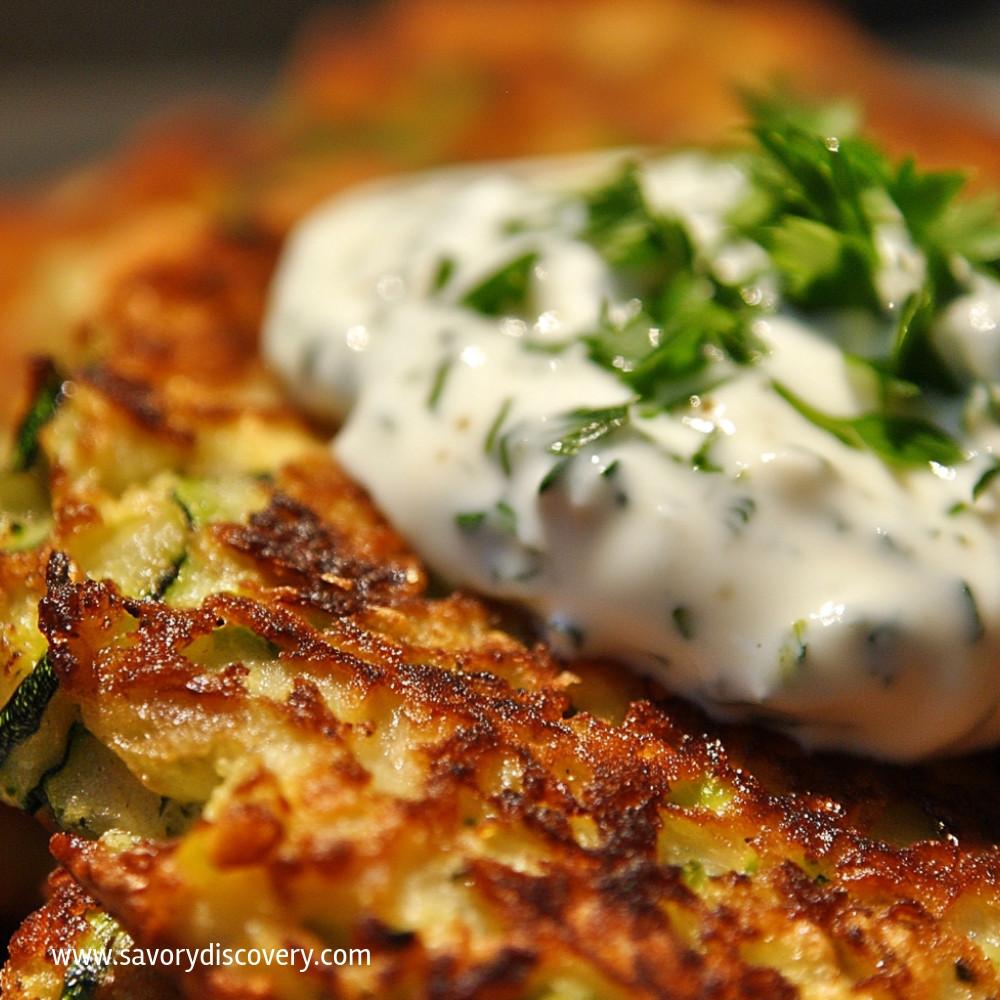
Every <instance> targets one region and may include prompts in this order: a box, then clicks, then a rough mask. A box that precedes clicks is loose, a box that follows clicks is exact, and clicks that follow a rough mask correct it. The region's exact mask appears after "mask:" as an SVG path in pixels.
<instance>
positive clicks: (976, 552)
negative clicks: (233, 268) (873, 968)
mask: <svg viewBox="0 0 1000 1000" xmlns="http://www.w3.org/2000/svg"><path fill="white" fill-rule="evenodd" d="M816 149H817V150H818V152H816V156H817V158H818V159H817V162H820V163H822V164H833V165H834V166H833V170H834V171H836V170H837V169H839V168H840V165H841V161H839V160H838V156H840V155H841V154H842V152H843V149H842V145H841V143H840V141H839V140H832V139H826V140H824V143H823V148H822V149H819V147H816ZM809 155H812V153H810V154H809ZM767 166H768V164H767V163H765V167H767ZM848 166H851V165H850V164H848ZM790 169H792V170H793V172H794V169H795V166H794V165H793V166H792V168H790ZM853 169H855V173H857V170H859V169H861V168H857V167H854V168H853ZM828 173H829V171H828ZM893 176H894V177H901V176H902V175H901V174H900V175H893ZM830 177H832V178H833V179H832V180H831V182H830V183H831V185H834V186H835V185H836V184H837V183H839V182H838V180H837V178H836V176H835V175H834V174H830ZM762 178H763V179H762ZM862 179H863V180H865V181H866V182H867V181H868V180H870V179H869V178H868V177H867V175H865V176H863V177H862ZM856 180H857V178H856V177H855V178H854V179H853V180H851V184H853V185H854V186H855V187H857V184H856V183H855V182H856ZM904 180H905V178H904V179H901V180H899V181H898V182H897V181H893V182H892V184H889V183H887V184H886V188H888V189H889V194H890V195H892V196H893V197H895V199H896V201H893V198H892V197H887V195H886V190H885V188H883V187H880V186H879V185H878V184H875V183H873V182H872V183H871V184H870V185H869V186H870V188H871V190H869V191H866V193H865V194H864V195H863V197H862V199H861V202H860V203H859V204H861V206H862V209H863V211H864V213H865V217H864V219H863V224H857V225H855V224H854V223H851V222H850V221H848V222H846V223H837V222H836V220H834V222H833V223H831V222H830V219H829V218H828V217H825V216H822V212H823V211H826V209H824V208H821V209H819V210H817V211H813V209H812V208H810V207H809V206H808V205H807V206H806V208H805V209H804V210H799V209H798V208H797V207H796V205H795V204H791V206H790V207H789V204H785V203H783V204H782V205H781V206H779V207H776V206H775V203H774V202H775V197H780V198H785V195H784V194H780V195H779V196H775V195H773V194H772V195H769V197H770V202H769V203H768V204H767V205H766V206H765V207H763V208H762V207H761V206H760V204H759V203H760V202H761V201H762V190H763V191H764V192H765V193H766V192H767V190H768V189H767V187H766V186H767V184H768V183H771V181H769V180H768V178H767V169H764V168H761V166H760V163H759V162H757V163H755V161H753V160H752V159H749V158H747V159H743V158H741V157H739V156H733V157H731V158H718V157H715V156H709V155H708V154H701V153H696V152H685V153H679V154H673V155H670V156H652V155H650V156H648V157H646V156H643V155H639V154H634V153H627V154H626V153H623V154H601V155H599V156H594V157H590V158H587V157H584V158H580V159H575V160H571V161H555V162H527V163H516V164H510V165H488V166H479V167H474V168H472V167H470V168H461V169H452V170H444V171H441V172H437V173H431V174H427V175H423V176H419V177H414V178H409V179H404V180H397V181H392V182H383V183H379V184H376V185H373V186H370V187H368V188H365V189H363V190H360V191H357V192H353V193H350V194H347V195H345V196H343V197H340V198H338V199H336V200H334V201H333V202H332V203H330V204H328V205H326V206H324V207H322V208H320V209H319V210H317V211H316V212H315V213H314V214H313V215H311V216H310V217H309V218H307V219H306V220H305V221H304V222H303V223H302V224H301V226H300V228H299V229H298V231H297V232H296V233H295V234H294V235H293V237H292V239H291V240H290V242H289V245H288V247H287V250H286V253H285V256H284V259H283V263H282V264H281V267H280V269H279V273H278V276H277V279H276V282H275V285H274V289H273V295H272V300H271V304H270V309H269V315H268V318H267V322H266V329H265V350H266V354H267V356H268V357H269V358H270V360H271V361H272V362H273V364H274V365H275V366H276V367H277V369H278V370H279V371H280V372H281V374H282V375H283V376H284V377H285V379H286V380H287V381H288V383H289V384H290V386H291V387H292V390H293V392H294V393H295V394H296V396H297V397H298V399H299V400H301V401H302V402H303V403H304V404H305V405H306V406H308V407H311V408H312V409H314V410H315V411H316V412H318V413H321V414H323V415H324V416H326V417H332V418H334V419H336V420H337V421H339V422H340V429H339V431H338V433H337V434H336V436H335V438H334V440H333V444H332V446H333V448H334V451H335V453H336V456H337V458H338V460H339V461H340V462H341V463H342V464H343V466H344V467H345V468H346V469H347V470H348V472H349V473H350V474H352V475H353V476H354V477H356V479H357V480H358V481H360V482H361V483H362V484H364V486H365V487H367V489H368V490H369V491H370V492H371V494H372V495H373V497H374V499H375V501H376V502H377V504H378V505H379V506H380V507H381V508H382V509H383V510H384V511H385V513H386V514H387V515H388V517H389V518H390V519H391V520H392V521H393V522H394V524H395V525H396V526H397V527H398V528H399V529H400V530H401V531H402V532H403V533H404V534H405V535H406V536H407V537H408V538H409V539H410V540H411V541H412V542H413V544H414V545H415V546H416V547H417V549H418V551H419V552H420V553H421V554H422V555H423V557H424V558H425V559H426V560H427V561H428V562H429V564H430V565H431V566H432V567H433V568H434V569H435V571H436V572H437V573H439V574H440V575H441V576H442V577H444V578H445V579H447V580H449V581H451V582H453V583H457V584H460V585H462V586H466V587H470V588H474V589H476V590H478V591H482V592H484V593H487V594H491V595H496V596H498V597H501V598H506V599H511V600H514V601H517V602H521V603H523V604H524V605H526V606H528V607H529V608H531V609H532V610H533V611H534V612H535V613H536V615H537V617H538V620H539V621H540V622H541V623H542V625H543V626H544V632H545V634H546V636H547V638H548V639H549V640H550V641H551V642H552V643H553V644H554V646H555V647H556V649H557V650H560V651H563V652H565V653H566V654H568V655H575V654H578V653H582V654H586V655H610V656H612V657H615V658H618V659H620V660H622V661H624V662H627V663H629V664H631V665H633V666H634V667H636V668H638V669H640V670H643V671H647V672H650V673H652V674H654V675H656V676H657V677H659V678H661V679H662V681H663V682H664V683H665V684H666V685H667V686H668V687H669V688H670V689H671V690H673V691H676V692H678V693H680V694H683V695H686V696H688V697H691V698H693V699H695V700H696V701H698V702H700V703H701V704H703V705H705V706H707V707H708V708H709V709H710V710H711V711H713V712H715V713H716V714H718V715H721V716H723V717H731V718H747V719H752V720H755V721H760V720H763V721H765V722H767V723H769V724H772V725H775V726H778V727H780V728H783V729H785V730H787V731H788V732H790V733H791V734H792V735H794V736H795V737H797V738H798V739H799V740H801V741H802V742H803V743H805V744H806V745H809V746H817V747H827V748H838V749H846V750H850V751H857V752H863V753H868V754H874V755H877V756H882V757H885V758H890V759H900V760H902V759H912V758H919V757H923V756H926V755H932V754H939V753H949V752H957V751H960V750H966V749H969V748H973V747H978V746H982V745H986V744H990V743H992V742H996V741H998V739H1000V712H998V705H1000V669H998V653H1000V532H998V506H997V493H996V491H995V489H994V475H995V471H996V468H997V460H996V459H995V457H994V453H995V451H996V450H997V449H998V447H1000V425H998V421H997V409H998V393H997V386H996V380H997V378H998V375H1000V326H998V323H1000V285H998V283H997V281H996V278H995V276H994V274H993V272H992V271H991V270H990V269H989V268H984V267H979V266H978V265H976V264H973V263H970V262H969V261H967V260H965V259H963V258H961V257H960V255H959V254H958V253H957V251H955V250H954V249H953V248H950V247H949V245H948V244H947V240H946V239H945V238H944V237H941V238H940V239H939V240H938V242H936V243H933V242H932V240H931V238H930V236H928V235H927V233H928V227H924V228H923V229H921V228H920V225H918V222H919V220H918V222H914V221H913V220H911V219H908V218H907V217H906V215H905V211H903V210H901V209H900V208H899V207H898V205H897V204H896V202H897V201H898V202H900V203H903V205H904V208H905V207H906V197H905V191H903V189H902V187H901V185H902V184H903V183H904ZM791 183H792V181H790V180H788V178H787V177H786V178H779V179H778V180H777V181H776V182H774V184H775V185H776V186H775V190H778V189H779V188H780V190H781V191H782V192H783V191H785V190H786V189H787V188H788V187H789V185H790V184H791ZM901 191H902V193H900V192H901ZM763 200H764V201H767V198H763ZM811 211H812V212H813V215H812V217H811V218H808V219H807V221H806V222H802V221H801V219H802V218H805V217H806V216H808V215H809V213H810V212H811ZM796 213H798V214H796ZM817 218H819V221H817ZM734 220H735V221H734ZM741 220H742V221H741ZM824 226H825V227H826V230H828V231H824V230H823V229H822V228H818V227H824ZM852 226H854V228H853V229H852ZM939 228H940V229H941V230H942V231H943V230H944V229H945V228H946V227H945V226H944V224H943V223H942V224H941V226H940V227H939ZM830 233H834V234H837V233H839V234H840V235H839V236H837V237H836V238H837V239H840V240H841V242H840V243H839V244H837V243H836V240H835V239H834V238H833V237H831V236H830V235H829V234H830ZM845 233H846V234H847V235H844V234H845ZM852 234H854V235H852ZM855 236H857V238H855ZM935 238H936V237H935ZM824 241H825V242H824ZM826 244H829V245H826ZM852 254H853V256H852ZM824 255H825V256H824ZM859 275H860V277H859ZM838 282H840V283H841V284H842V285H844V286H845V288H846V286H847V285H849V284H850V283H851V282H854V283H855V284H854V285H851V287H850V288H847V290H846V291H845V290H840V289H839V286H838V285H837V283H838ZM866 282H867V284H866ZM857 285H860V286H863V287H862V288H861V290H860V291H859V290H858V287H855V286H857ZM827 286H829V288H828V287H827ZM830 289H832V291H830ZM928 289H929V290H930V291H928ZM931 293H933V295H934V296H936V298H935V300H934V301H933V302H930V299H929V296H930V295H931ZM918 334H919V339H918ZM904 349H905V351H907V352H909V353H908V354H906V355H905V356H904ZM928 358H929V359H930V361H928ZM894 364H895V365H896V367H895V369H894V368H893V365H894ZM914 373H916V374H915V375H914ZM998 482H1000V481H998Z"/></svg>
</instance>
